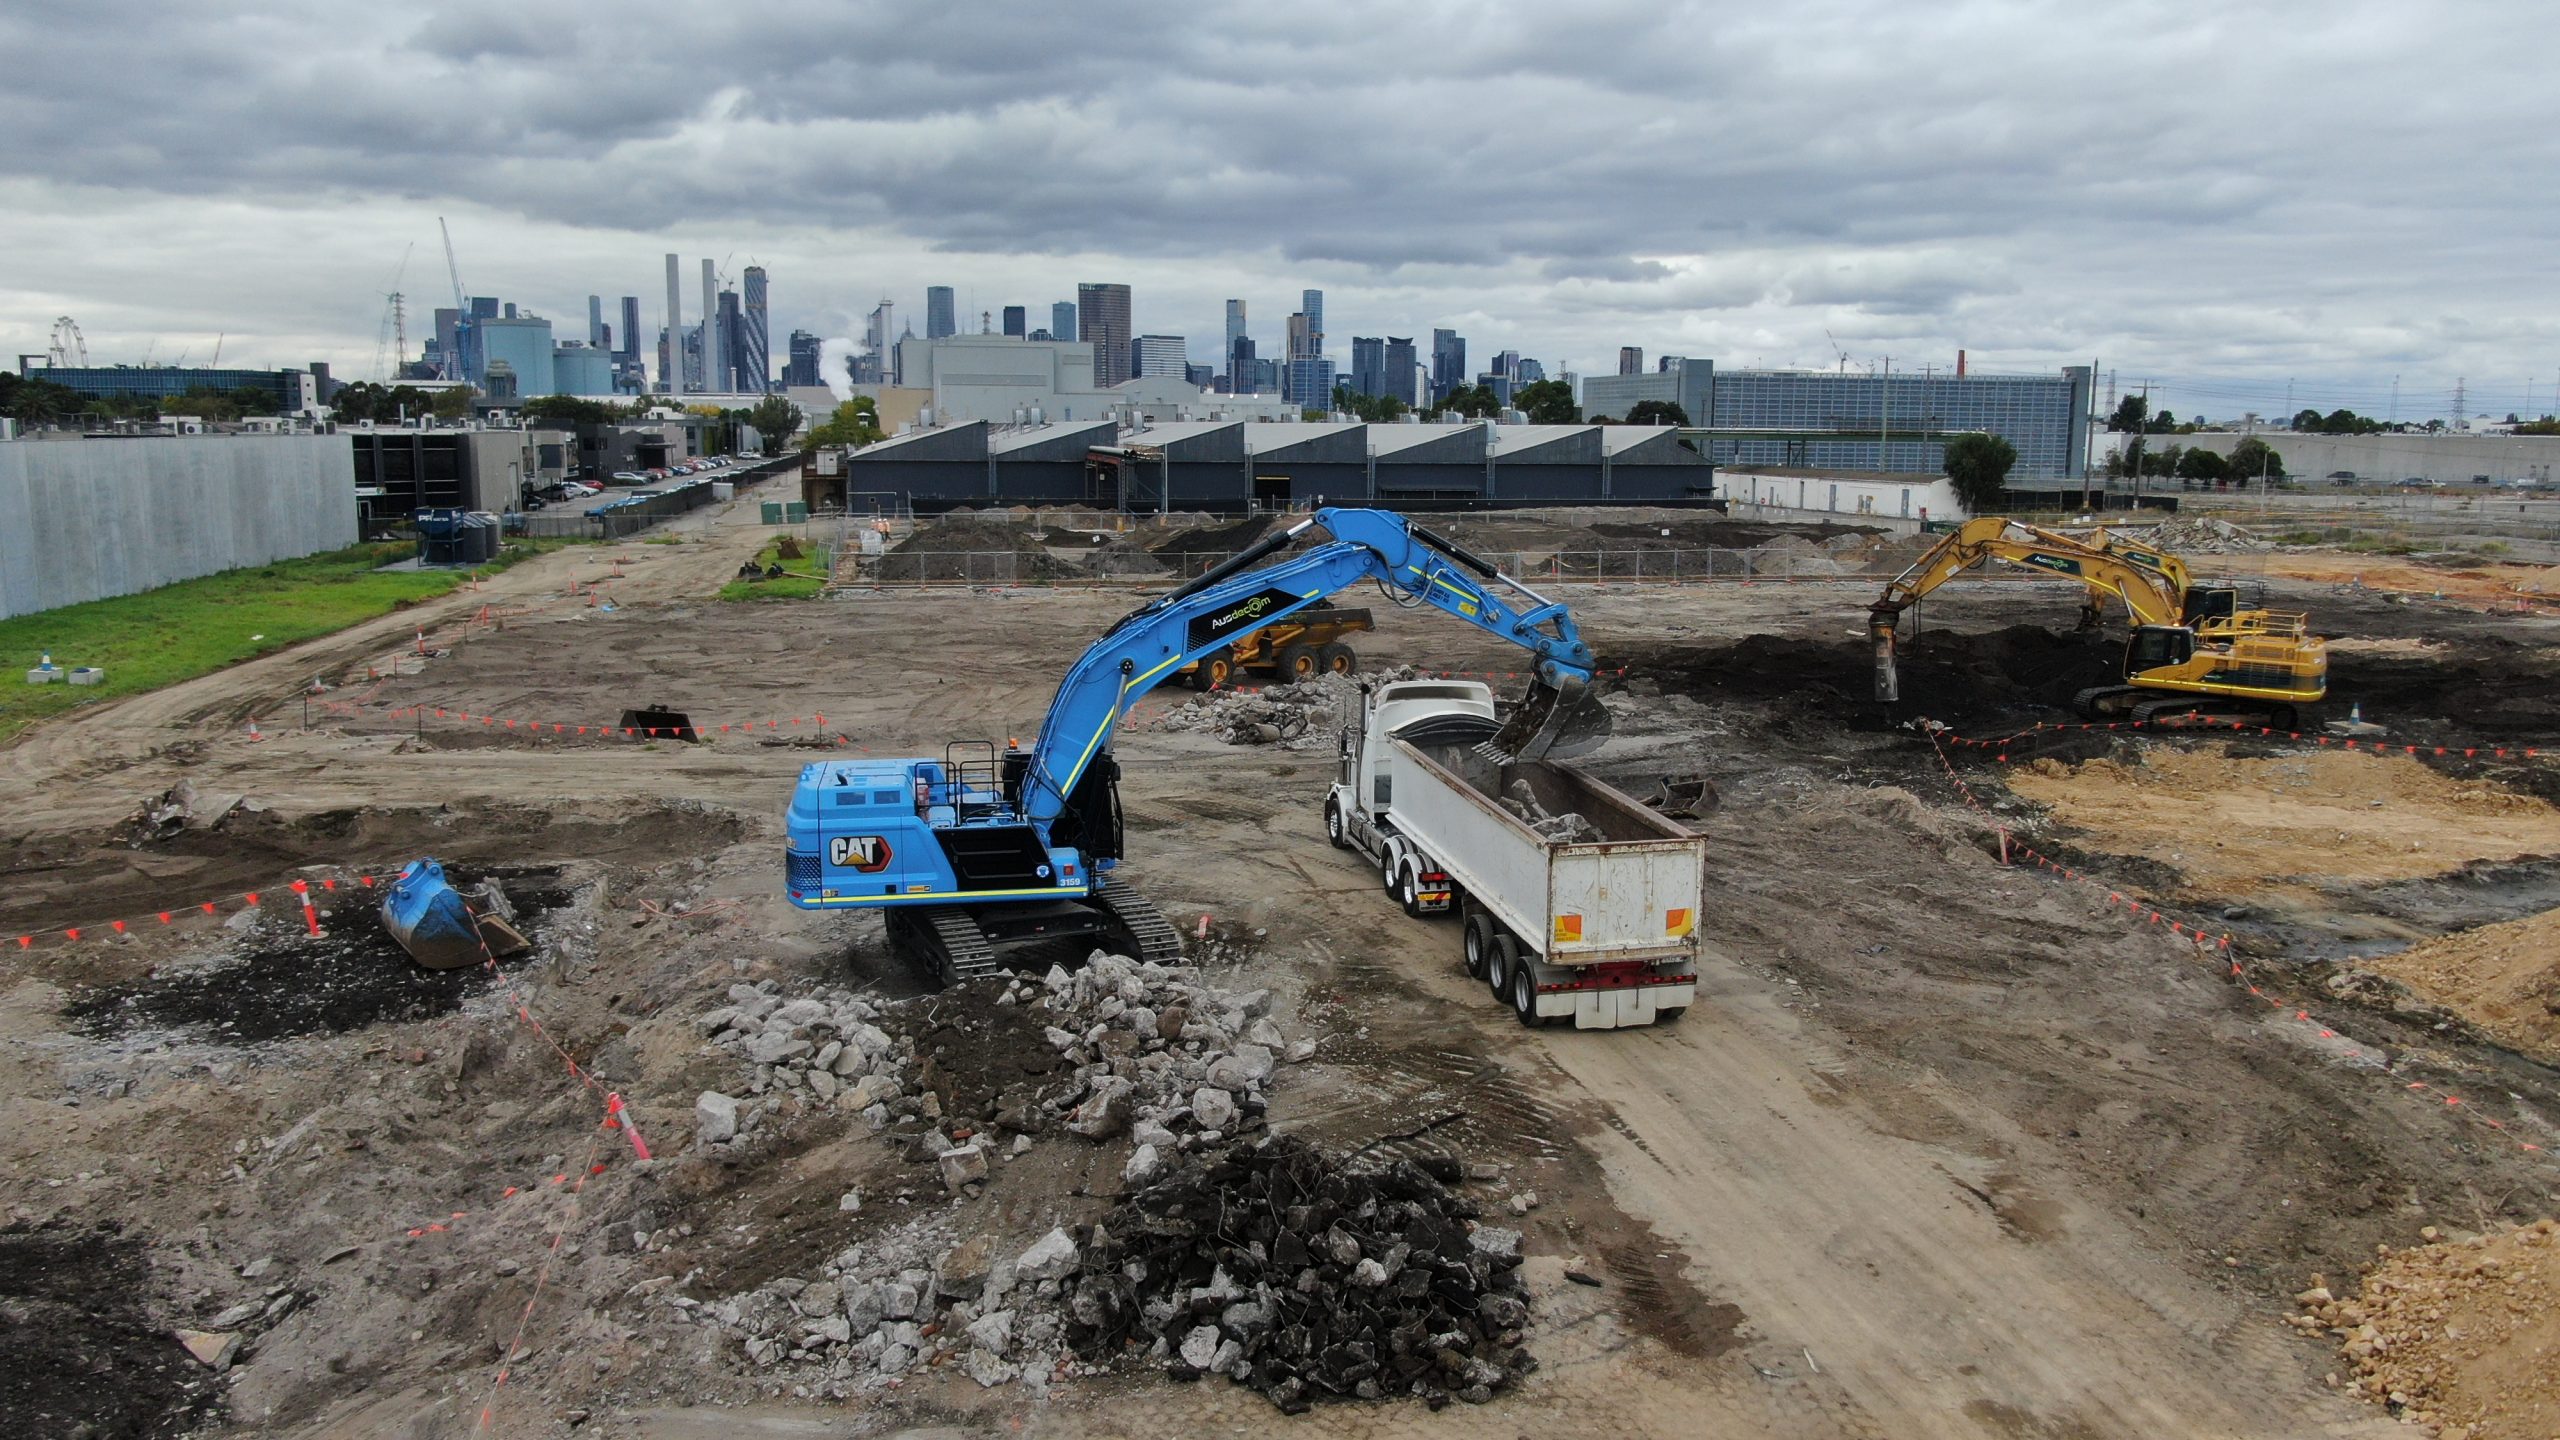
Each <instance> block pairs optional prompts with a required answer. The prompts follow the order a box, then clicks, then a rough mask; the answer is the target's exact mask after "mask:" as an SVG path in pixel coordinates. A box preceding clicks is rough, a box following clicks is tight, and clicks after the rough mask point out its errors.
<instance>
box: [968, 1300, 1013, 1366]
mask: <svg viewBox="0 0 2560 1440" xmlns="http://www.w3.org/2000/svg"><path fill="white" fill-rule="evenodd" d="M969 1339H970V1340H971V1341H972V1342H974V1343H975V1344H976V1345H977V1346H978V1347H979V1348H980V1349H982V1350H988V1351H992V1352H993V1353H995V1354H997V1355H1002V1354H1003V1353H1004V1352H1005V1350H1006V1348H1007V1347H1008V1346H1010V1345H1012V1344H1013V1312H1012V1311H1010V1310H991V1311H989V1312H988V1313H986V1314H984V1315H981V1316H979V1317H978V1318H977V1319H975V1320H972V1321H970V1322H969Z"/></svg>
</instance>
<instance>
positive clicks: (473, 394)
mask: <svg viewBox="0 0 2560 1440" xmlns="http://www.w3.org/2000/svg"><path fill="white" fill-rule="evenodd" d="M479 398H480V392H479V391H477V390H474V389H472V388H471V387H470V386H468V385H455V386H452V387H451V388H449V389H444V390H439V391H437V392H435V395H434V397H433V398H432V399H430V400H428V402H427V405H428V408H430V409H431V410H433V411H434V412H435V417H436V418H437V419H439V420H459V419H461V418H462V417H463V416H465V415H468V414H470V413H471V402H472V401H474V400H477V399H479Z"/></svg>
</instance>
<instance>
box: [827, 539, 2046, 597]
mask: <svg viewBox="0 0 2560 1440" xmlns="http://www.w3.org/2000/svg"><path fill="white" fill-rule="evenodd" d="M1480 553H1482V552H1480ZM1915 553H1917V551H1916V549H1914V550H1913V551H1912V552H1911V553H1904V550H1903V549H1902V548H1895V549H1891V550H1887V551H1883V552H1876V553H1871V554H1865V555H1833V554H1827V553H1825V552H1823V551H1822V550H1820V549H1819V548H1807V549H1803V550H1796V549H1786V548H1763V549H1756V550H1729V549H1685V550H1669V549H1664V550H1599V549H1595V550H1539V551H1493V552H1489V553H1485V558H1486V559H1487V560H1490V561H1492V562H1493V563H1494V564H1495V565H1496V566H1498V567H1499V568H1500V569H1501V570H1502V571H1503V573H1505V574H1507V575H1510V576H1512V577H1513V578H1515V579H1517V580H1519V581H1521V582H1522V583H1523V584H1527V585H1531V586H1545V585H1574V584H1603V585H1619V584H1626V585H1705V584H1743V583H1778V584H1787V583H1794V582H1800V581H1801V582H1813V581H1823V580H1856V581H1868V582H1876V581H1883V580H1887V579H1890V578H1892V577H1893V576H1895V575H1898V574H1900V573H1902V570H1903V569H1904V567H1905V566H1907V565H1908V564H1909V563H1910V561H1911V558H1912V554H1915ZM1232 555H1233V552H1231V551H1181V552H1176V553H1174V554H1169V555H1148V554H1146V553H1145V552H1135V553H1131V552H1114V553H1109V554H1098V555H1094V556H1090V557H1087V558H1082V559H1077V558H1067V557H1064V556H1060V555H1056V554H1052V553H1050V552H1048V551H1046V550H1042V549H1038V548H1026V549H1019V550H936V551H903V552H902V551H895V550H892V551H888V552H886V553H882V554H877V555H865V554H856V553H854V552H852V551H846V552H844V561H845V568H844V569H843V570H842V571H840V572H839V574H838V576H837V583H838V585H839V586H856V587H865V588H879V587H889V586H948V587H954V588H972V587H975V588H1000V587H1007V586H1026V585H1043V586H1063V587H1076V586H1149V585H1164V584H1167V583H1170V582H1174V581H1179V580H1185V579H1189V578H1190V577H1192V576H1195V575H1199V574H1201V573H1203V572H1205V571H1207V570H1209V569H1210V568H1211V567H1213V566H1215V565H1218V564H1220V563H1221V562H1223V561H1226V560H1228V559H1230V558H1232ZM1977 574H1978V576H1979V577H1980V578H1985V579H1998V580H2014V581H2029V582H2033V581H2044V582H2047V583H2050V582H2051V580H2052V577H2051V576H2049V575H2043V574H2039V573H2036V572H2032V571H2024V570H2010V569H2005V568H1993V567H1985V568H1984V569H1983V570H1982V571H1979V572H1977Z"/></svg>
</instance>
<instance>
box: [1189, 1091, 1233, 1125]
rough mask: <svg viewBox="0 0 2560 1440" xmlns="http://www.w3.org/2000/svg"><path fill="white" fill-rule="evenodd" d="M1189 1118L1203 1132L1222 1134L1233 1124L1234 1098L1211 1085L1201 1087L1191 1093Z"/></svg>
mask: <svg viewBox="0 0 2560 1440" xmlns="http://www.w3.org/2000/svg"><path fill="white" fill-rule="evenodd" d="M1191 1118H1193V1119H1194V1120H1197V1121H1199V1122H1200V1128H1201V1129H1203V1130H1217V1131H1221V1132H1223V1131H1224V1130H1225V1129H1226V1128H1227V1127H1228V1126H1229V1125H1232V1124H1234V1123H1235V1118H1236V1097H1235V1096H1233V1095H1230V1094H1228V1093H1227V1092H1226V1091H1224V1090H1221V1089H1219V1088H1217V1087H1216V1086H1213V1085H1203V1086H1201V1087H1200V1088H1199V1089H1197V1090H1194V1091H1192V1092H1191Z"/></svg>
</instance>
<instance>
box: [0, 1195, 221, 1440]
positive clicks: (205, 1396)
mask: <svg viewBox="0 0 2560 1440" xmlns="http://www.w3.org/2000/svg"><path fill="white" fill-rule="evenodd" d="M151 1289H152V1280H151V1265H150V1261H149V1259H148V1258H147V1257H146V1256H145V1254H144V1251H143V1246H142V1242H141V1241H140V1240H136V1239H131V1238H128V1237H126V1236H124V1235H122V1234H119V1233H118V1232H116V1231H114V1230H108V1229H99V1230H89V1229H78V1228H74V1227H71V1226H67V1225H47V1226H41V1227H29V1226H25V1225H12V1226H10V1227H9V1228H7V1229H5V1230H0V1413H5V1414H6V1415H7V1416H8V1417H9V1427H8V1428H9V1432H10V1433H11V1434H13V1435H48V1436H50V1435H83V1436H90V1437H94V1440H142V1437H160V1436H176V1435H184V1434H187V1433H190V1432H192V1431H193V1430H194V1429H195V1428H196V1427H197V1426H199V1425H203V1424H206V1423H208V1422H209V1421H211V1420H212V1419H213V1418H214V1417H215V1416H216V1415H217V1414H218V1413H219V1412H220V1408H221V1404H222V1400H221V1392H220V1390H219V1388H218V1386H217V1384H216V1383H215V1380H214V1372H213V1370H212V1369H211V1368H210V1367H209V1366H207V1365H205V1364H203V1363H200V1362H198V1361H197V1360H196V1359H195V1358H193V1357H192V1356H190V1355H189V1354H188V1352H187V1351H186V1350H185V1349H184V1348H182V1347H181V1345H180V1344H179V1342H178V1340H177V1339H176V1338H175V1336H174V1334H173V1333H172V1330H171V1328H170V1327H169V1326H166V1325H160V1324H155V1323H153V1321H152V1319H151V1317H150V1315H149V1314H148V1313H146V1306H145V1297H146V1296H147V1295H148V1294H149V1293H150V1291H151ZM252 1308H253V1309H256V1308H259V1307H252ZM233 1350H234V1352H235V1353H236V1346H235V1347H233ZM211 1353H214V1354H216V1355H217V1356H220V1355H221V1354H222V1351H221V1350H219V1349H212V1350H211Z"/></svg>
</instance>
